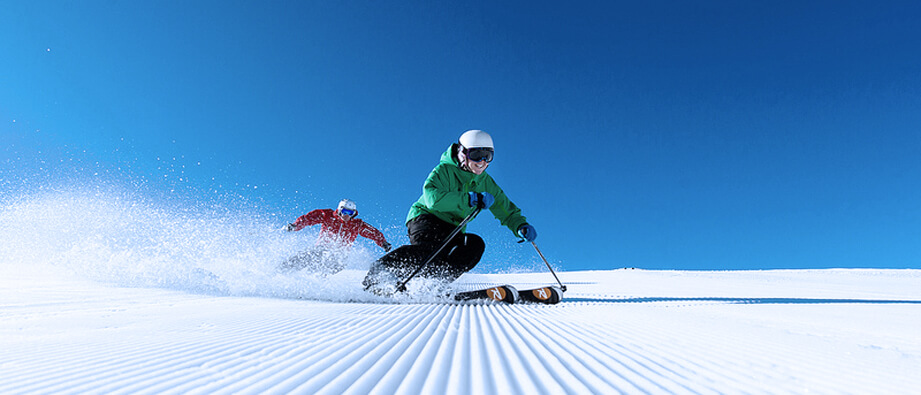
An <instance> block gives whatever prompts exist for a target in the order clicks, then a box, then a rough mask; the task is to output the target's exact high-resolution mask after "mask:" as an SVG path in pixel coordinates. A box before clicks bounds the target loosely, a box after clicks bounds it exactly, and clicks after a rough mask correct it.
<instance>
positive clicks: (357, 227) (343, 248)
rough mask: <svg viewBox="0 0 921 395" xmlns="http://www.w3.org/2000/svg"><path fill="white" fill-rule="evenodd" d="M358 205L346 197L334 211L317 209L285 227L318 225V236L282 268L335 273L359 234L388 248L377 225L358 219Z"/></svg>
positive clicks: (292, 230)
mask: <svg viewBox="0 0 921 395" xmlns="http://www.w3.org/2000/svg"><path fill="white" fill-rule="evenodd" d="M356 216H358V206H357V205H356V204H355V202H353V201H351V200H349V199H342V200H341V201H340V202H339V205H338V206H337V207H336V209H335V210H333V209H328V208H327V209H317V210H313V211H311V212H309V213H307V214H305V215H302V216H300V217H298V218H297V220H296V221H294V222H293V223H290V224H288V226H286V227H285V230H287V231H288V232H294V231H298V230H301V229H304V228H305V227H308V226H310V225H317V224H320V225H321V226H322V227H321V228H320V237H318V238H317V243H316V245H314V246H313V248H311V249H308V250H306V251H303V252H301V253H299V254H297V255H295V256H293V257H291V258H288V260H287V261H285V262H284V263H283V264H282V268H283V269H285V270H289V271H290V270H301V269H307V270H310V271H312V272H317V273H320V274H324V275H329V274H335V273H338V272H339V271H341V270H342V269H344V268H345V258H347V257H348V254H349V251H350V250H351V248H352V243H354V242H355V239H356V238H358V236H362V237H365V238H368V239H370V240H373V241H374V242H375V243H377V245H379V246H380V247H381V248H383V249H384V251H385V252H389V251H390V247H391V246H390V243H388V242H387V239H386V238H385V237H384V234H383V233H381V231H379V230H377V228H375V227H373V226H371V225H368V224H367V223H365V221H362V220H360V219H358V218H355V217H356Z"/></svg>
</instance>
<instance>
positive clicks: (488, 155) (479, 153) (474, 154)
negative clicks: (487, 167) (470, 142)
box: [464, 148, 494, 162]
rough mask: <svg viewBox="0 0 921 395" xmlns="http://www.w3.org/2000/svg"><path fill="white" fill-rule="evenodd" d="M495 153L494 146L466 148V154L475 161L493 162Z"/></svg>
mask: <svg viewBox="0 0 921 395" xmlns="http://www.w3.org/2000/svg"><path fill="white" fill-rule="evenodd" d="M493 154H494V151H493V149H492V148H464V156H466V157H467V159H470V160H472V161H474V162H480V161H484V160H485V161H486V162H492V157H493Z"/></svg>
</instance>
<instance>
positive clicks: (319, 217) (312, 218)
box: [294, 209, 326, 230]
mask: <svg viewBox="0 0 921 395" xmlns="http://www.w3.org/2000/svg"><path fill="white" fill-rule="evenodd" d="M325 220H326V215H325V213H324V211H323V210H322V209H318V210H313V211H311V212H309V213H307V214H304V215H302V216H300V217H297V220H296V221H294V230H301V229H304V228H306V227H308V226H310V225H316V224H320V223H323V221H325Z"/></svg>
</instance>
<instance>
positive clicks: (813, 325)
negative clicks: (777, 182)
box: [0, 265, 921, 394]
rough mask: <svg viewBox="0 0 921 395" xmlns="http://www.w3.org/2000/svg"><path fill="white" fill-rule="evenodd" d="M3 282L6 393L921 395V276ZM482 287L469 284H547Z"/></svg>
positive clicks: (0, 337)
mask: <svg viewBox="0 0 921 395" xmlns="http://www.w3.org/2000/svg"><path fill="white" fill-rule="evenodd" d="M17 269H18V270H17ZM3 273H4V275H3V276H2V279H0V300H2V308H0V311H2V314H0V315H2V319H0V349H2V350H3V353H2V357H0V393H265V392H270V393H286V392H297V393H439V394H440V393H444V394H472V393H479V394H482V393H616V392H623V393H649V392H652V393H740V392H754V393H790V392H794V393H804V392H817V393H917V392H918V391H919V390H921V336H919V335H918V332H917V328H918V327H919V324H921V287H919V285H921V272H919V271H916V270H791V271H746V272H681V271H674V272H671V271H644V270H611V271H594V272H563V273H560V277H561V279H562V280H563V281H564V283H567V285H568V287H569V291H568V292H566V294H565V299H564V301H563V302H562V303H560V304H558V305H554V306H545V305H503V304H493V303H487V302H478V303H456V304H455V303H445V302H443V303H433V302H409V303H374V302H365V301H362V302H330V301H317V300H305V299H291V298H274V297H261V296H229V295H214V294H202V293H195V292H189V291H183V290H175V289H163V288H135V287H124V286H116V285H107V284H102V283H99V282H96V281H92V280H86V279H80V278H75V277H73V276H70V275H60V274H56V273H53V272H48V271H45V270H31V269H26V268H23V267H18V268H17V267H15V266H11V265H6V266H4V267H3ZM361 274H362V273H361V272H360V271H356V270H350V271H348V272H345V273H342V274H341V275H337V276H341V277H342V278H343V281H346V280H345V279H346V278H348V279H353V280H356V281H357V279H359V278H360V276H361ZM470 277H472V278H471V279H466V280H465V279H464V278H462V279H461V281H467V280H472V281H475V282H477V283H481V282H493V283H506V282H508V283H513V284H536V283H541V281H543V280H546V277H549V275H548V274H483V275H476V276H470Z"/></svg>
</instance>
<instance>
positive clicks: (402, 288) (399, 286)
mask: <svg viewBox="0 0 921 395" xmlns="http://www.w3.org/2000/svg"><path fill="white" fill-rule="evenodd" d="M482 209H483V208H482V207H479V206H477V208H476V210H473V212H472V213H470V215H468V216H467V218H464V220H463V221H461V223H460V225H457V227H456V228H454V231H452V232H451V234H449V235H448V237H447V238H445V241H444V243H442V244H441V247H438V250H436V251H435V253H434V254H432V256H430V257H429V259H426V260H425V262H423V263H422V264H421V265H419V267H417V268H416V270H415V271H414V272H412V274H410V275H409V277H407V278H406V280H403V282H402V283H400V284H397V292H403V291H405V290H406V283H408V282H409V280H412V279H413V277H416V275H417V274H419V272H421V271H422V269H424V268H425V267H426V266H428V264H429V263H430V262H432V260H434V259H435V257H436V256H438V254H439V253H441V250H443V249H445V247H447V246H448V243H450V242H451V239H453V238H454V236H457V234H458V233H460V231H461V229H463V228H464V225H467V222H470V220H472V219H473V217H476V215H477V214H479V213H480V210H482Z"/></svg>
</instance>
